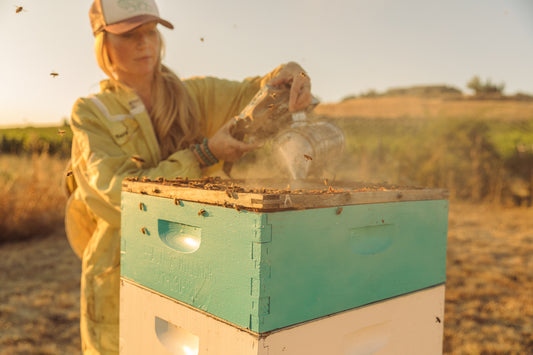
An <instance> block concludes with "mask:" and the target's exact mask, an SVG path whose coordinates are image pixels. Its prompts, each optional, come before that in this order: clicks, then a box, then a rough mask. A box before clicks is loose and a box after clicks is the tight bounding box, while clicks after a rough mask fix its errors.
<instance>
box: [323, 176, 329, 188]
mask: <svg viewBox="0 0 533 355" xmlns="http://www.w3.org/2000/svg"><path fill="white" fill-rule="evenodd" d="M328 183H329V181H328V179H327V178H324V185H326V186H328Z"/></svg>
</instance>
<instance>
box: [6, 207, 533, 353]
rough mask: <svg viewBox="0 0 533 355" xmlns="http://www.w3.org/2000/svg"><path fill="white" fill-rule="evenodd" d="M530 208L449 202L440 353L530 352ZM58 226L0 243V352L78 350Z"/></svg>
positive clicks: (71, 267) (75, 278)
mask: <svg viewBox="0 0 533 355" xmlns="http://www.w3.org/2000/svg"><path fill="white" fill-rule="evenodd" d="M532 217H533V209H531V208H529V209H527V208H501V207H495V206H491V205H474V204H466V203H451V204H450V217H449V231H448V260H447V263H448V264H447V284H446V312H445V319H444V325H445V326H444V353H445V354H468V355H472V354H474V355H475V354H480V355H481V354H484V355H485V354H487V355H488V354H532V353H533V292H532V291H531V290H533V218H532ZM80 270H81V267H80V261H79V260H78V259H77V257H76V256H75V255H74V253H73V252H72V251H71V250H70V247H69V245H68V243H67V241H66V238H65V235H64V232H63V231H61V230H59V231H57V232H56V233H54V234H52V235H50V236H48V237H46V238H42V239H33V240H30V241H26V242H18V243H11V244H4V245H0V285H1V287H0V354H2V355H4V354H6V355H7V354H79V353H80V351H79V349H80V340H79V299H78V297H79V275H80Z"/></svg>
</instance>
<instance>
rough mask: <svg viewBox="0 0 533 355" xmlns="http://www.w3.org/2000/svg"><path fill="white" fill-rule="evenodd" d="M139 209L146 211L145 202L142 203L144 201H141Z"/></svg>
mask: <svg viewBox="0 0 533 355" xmlns="http://www.w3.org/2000/svg"><path fill="white" fill-rule="evenodd" d="M139 209H140V210H141V211H144V203H142V202H140V203H139Z"/></svg>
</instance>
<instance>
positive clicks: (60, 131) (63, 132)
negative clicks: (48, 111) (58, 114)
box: [57, 128, 65, 137]
mask: <svg viewBox="0 0 533 355" xmlns="http://www.w3.org/2000/svg"><path fill="white" fill-rule="evenodd" d="M57 134H59V135H60V136H61V137H63V136H64V135H65V130H64V129H61V128H58V129H57Z"/></svg>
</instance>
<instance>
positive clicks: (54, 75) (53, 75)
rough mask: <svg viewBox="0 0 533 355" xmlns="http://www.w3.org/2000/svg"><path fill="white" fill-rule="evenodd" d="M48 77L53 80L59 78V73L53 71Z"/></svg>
mask: <svg viewBox="0 0 533 355" xmlns="http://www.w3.org/2000/svg"><path fill="white" fill-rule="evenodd" d="M50 76H51V77H52V78H55V77H57V76H59V73H58V72H56V71H53V72H51V73H50Z"/></svg>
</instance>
